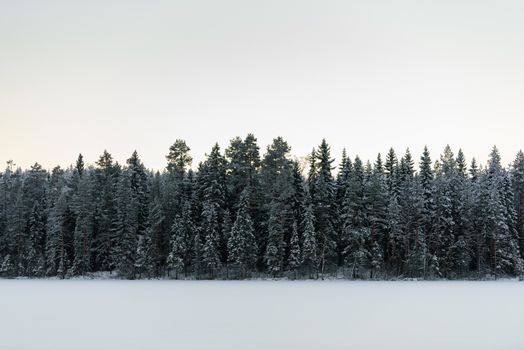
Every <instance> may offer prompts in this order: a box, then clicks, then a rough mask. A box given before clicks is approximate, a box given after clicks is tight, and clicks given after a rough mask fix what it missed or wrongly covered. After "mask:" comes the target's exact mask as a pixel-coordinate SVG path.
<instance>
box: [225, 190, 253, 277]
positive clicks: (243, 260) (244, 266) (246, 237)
mask: <svg viewBox="0 0 524 350" xmlns="http://www.w3.org/2000/svg"><path fill="white" fill-rule="evenodd" d="M248 205H249V198H248V191H247V190H244V191H243V192H242V195H241V197H240V207H239V209H238V213H237V216H236V220H235V223H234V224H233V229H232V231H231V236H230V237H229V241H228V244H227V246H228V251H229V255H228V258H229V261H230V262H231V263H232V264H233V266H235V267H237V268H238V269H239V270H240V275H241V277H246V274H247V272H248V270H249V269H250V268H252V267H253V266H254V264H255V262H256V259H257V255H256V254H257V246H256V241H255V236H254V228H253V222H252V221H251V216H250V215H249V212H248Z"/></svg>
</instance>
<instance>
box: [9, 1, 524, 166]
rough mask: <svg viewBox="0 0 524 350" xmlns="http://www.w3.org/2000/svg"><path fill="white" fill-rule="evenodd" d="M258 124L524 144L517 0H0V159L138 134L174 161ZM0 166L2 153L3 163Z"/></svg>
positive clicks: (376, 136)
mask: <svg viewBox="0 0 524 350" xmlns="http://www.w3.org/2000/svg"><path fill="white" fill-rule="evenodd" d="M248 132H252V133H254V134H255V136H257V137H258V140H259V145H260V146H261V149H262V151H263V150H265V147H266V145H267V144H268V143H270V142H271V140H272V139H273V138H274V137H276V136H279V135H280V136H283V137H284V138H285V139H286V140H287V141H288V142H289V144H290V145H291V146H292V149H293V151H292V152H293V154H294V155H297V156H304V155H306V154H307V153H309V152H310V151H311V149H312V147H313V146H315V145H317V144H319V143H320V141H321V139H322V138H326V139H327V140H328V142H329V143H330V144H331V146H332V150H333V155H334V157H335V158H337V162H338V160H339V159H340V153H341V150H342V148H343V147H346V148H347V149H348V153H349V155H350V156H351V157H354V156H355V154H359V155H360V156H361V157H362V158H364V159H368V158H372V159H374V158H375V156H376V154H377V153H378V152H382V153H385V152H386V150H387V149H388V148H389V147H390V146H393V147H395V149H396V150H397V152H398V153H403V152H404V150H405V148H406V147H410V148H411V150H412V153H413V155H414V156H415V157H416V158H417V159H418V157H419V155H420V153H421V151H422V148H423V146H424V145H426V144H427V145H428V147H429V148H430V150H431V152H432V157H433V159H436V158H437V156H438V154H440V153H441V151H442V149H443V148H444V146H445V145H446V144H447V143H449V144H450V145H451V146H452V147H453V149H454V150H455V151H457V150H458V148H459V147H462V148H463V150H464V151H465V153H466V156H467V158H468V160H469V159H470V158H471V157H472V156H475V157H477V159H479V160H480V161H481V162H485V160H486V158H487V155H488V153H489V151H490V149H491V147H492V145H493V144H497V145H498V147H499V149H500V150H501V152H502V155H503V160H504V162H505V163H508V162H510V161H511V160H512V159H513V158H514V156H515V154H516V153H517V151H518V150H519V149H521V148H524V2H523V1H520V0H514V1H506V0H493V1H481V0H469V1H466V0H462V1H461V0H442V1H424V0H400V1H392V0H371V1H370V0H361V1H354V0H340V1H330V0H322V1H321V0H318V1H308V0H297V1H287V0H263V1H262V0H260V1H253V0H236V1H234V0H220V1H215V0H191V1H189V0H187V1H167V0H166V1H150V0H148V1H146V0H143V1H130V0H122V1H108V0H104V1H98V0H90V1H74V0H63V1H57V0H55V1H53V0H46V1H41V0H33V1H30V0H27V1H26V0H16V1H12V0H0V162H2V163H3V162H4V161H7V160H9V159H13V160H14V161H15V163H16V164H18V165H20V166H22V167H24V168H25V167H28V166H29V165H31V164H32V163H34V162H35V161H38V162H40V163H41V164H43V165H44V166H45V167H48V168H50V167H53V166H54V165H57V164H60V165H62V166H68V165H69V164H71V163H73V162H74V161H75V159H76V157H77V154H78V153H79V152H82V153H83V154H84V156H85V159H86V161H87V162H88V163H94V161H96V159H97V158H98V156H99V155H100V154H101V153H102V152H103V150H104V149H107V150H108V151H109V152H111V153H112V154H113V156H114V157H115V159H117V160H118V161H120V162H123V161H125V159H126V158H128V157H129V155H130V154H131V153H132V151H133V150H134V149H137V151H138V152H139V154H140V156H141V157H142V159H143V161H144V162H145V164H146V166H147V167H149V168H154V169H163V168H164V167H165V155H166V154H167V152H168V148H169V146H170V145H171V144H172V143H173V142H174V140H175V139H177V138H183V139H186V141H187V143H188V145H189V146H190V147H191V148H192V155H193V157H194V158H195V160H196V161H199V160H202V159H203V157H204V154H205V153H206V152H209V150H210V149H211V146H212V145H213V143H214V142H216V141H218V142H219V144H220V145H221V146H222V147H223V148H224V147H226V146H227V144H228V143H229V140H230V139H231V138H233V137H234V136H237V135H240V136H245V134H246V133H248ZM0 168H3V165H2V164H0Z"/></svg>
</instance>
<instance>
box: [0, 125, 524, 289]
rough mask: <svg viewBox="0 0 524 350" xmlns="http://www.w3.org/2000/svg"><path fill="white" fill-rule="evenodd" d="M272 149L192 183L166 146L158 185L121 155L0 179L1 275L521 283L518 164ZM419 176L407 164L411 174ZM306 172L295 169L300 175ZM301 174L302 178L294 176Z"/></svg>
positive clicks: (242, 155)
mask: <svg viewBox="0 0 524 350" xmlns="http://www.w3.org/2000/svg"><path fill="white" fill-rule="evenodd" d="M290 154H291V147H290V146H289V145H288V143H287V142H286V141H285V140H284V139H283V138H281V137H278V138H275V139H274V140H273V142H272V143H271V144H270V145H269V146H268V147H267V149H266V151H265V152H264V153H263V154H262V155H261V153H260V148H259V146H258V145H257V139H256V138H255V136H254V135H252V134H249V135H247V136H246V137H245V138H244V139H242V138H240V137H237V138H234V139H233V140H231V143H230V145H229V146H228V147H227V148H226V149H225V152H222V151H221V149H220V147H219V146H218V145H217V144H216V145H214V146H213V147H212V149H211V151H210V153H209V155H208V156H207V158H206V159H205V161H203V162H202V163H200V164H198V166H197V167H196V170H195V171H193V170H192V168H191V163H192V157H191V155H190V148H189V147H188V146H187V144H186V142H185V141H184V140H176V141H175V143H174V144H173V145H172V146H171V147H170V148H169V150H168V154H167V156H166V159H167V164H166V169H165V171H163V172H153V171H150V170H147V169H146V167H145V166H144V164H143V163H142V161H141V160H140V157H139V155H138V153H137V152H136V151H135V152H133V153H132V155H131V156H130V158H129V159H128V160H127V161H126V163H125V165H120V164H118V163H117V162H115V161H114V160H113V158H112V156H111V154H110V153H108V152H107V151H104V153H103V154H102V155H101V156H100V158H99V159H98V161H97V162H96V163H95V164H94V165H86V164H85V163H84V159H83V157H82V155H79V157H78V159H77V161H76V163H75V165H74V166H71V167H69V168H68V169H62V168H60V167H56V168H54V169H52V170H51V171H48V170H45V169H43V168H42V166H41V165H39V164H38V163H36V164H34V165H33V166H32V167H31V168H30V169H28V170H22V169H20V168H16V167H15V164H14V163H13V162H12V161H9V162H8V163H7V167H6V169H5V170H4V171H3V172H2V173H0V276H5V277H16V276H29V277H44V276H59V277H61V278H67V277H71V276H78V275H86V274H91V273H95V272H101V271H109V272H111V273H113V274H115V276H119V277H122V278H130V279H133V278H151V277H172V278H250V277H264V276H271V277H289V278H319V277H322V278H323V277H345V278H359V279H382V278H427V279H431V278H446V279H463V278H486V277H498V276H520V275H521V274H522V273H523V272H524V264H523V253H524V154H523V153H522V152H518V154H517V156H516V159H515V161H514V162H513V163H512V164H511V165H510V166H509V167H507V168H506V167H504V166H503V165H502V164H501V160H500V154H499V152H498V150H497V148H496V147H494V148H493V150H492V152H491V154H490V157H489V161H488V163H487V165H486V166H485V167H480V166H479V165H478V164H477V162H476V161H475V159H472V161H471V163H470V165H469V166H468V165H467V164H468V163H467V161H466V157H465V155H464V153H463V152H462V151H461V150H458V152H457V153H456V154H455V153H454V152H453V150H452V149H451V148H450V147H449V146H447V147H446V148H445V149H444V150H443V152H442V154H441V155H440V156H439V157H435V159H438V160H436V161H434V162H433V161H432V157H431V155H430V152H429V150H428V149H427V148H424V150H423V152H422V156H421V158H420V160H419V161H418V162H417V161H416V160H415V159H413V157H412V155H411V152H410V150H409V149H408V150H406V151H405V152H403V153H400V155H398V156H397V153H396V152H395V150H393V149H390V150H388V151H387V153H386V155H385V157H384V161H383V158H382V156H381V155H380V154H379V155H378V156H377V158H376V160H375V161H373V162H369V161H367V162H365V161H363V160H362V159H361V158H359V157H358V156H354V158H353V159H352V158H350V157H349V156H348V154H347V152H346V151H345V150H344V152H343V155H342V158H341V161H340V163H339V165H338V168H337V169H338V171H336V173H335V171H334V169H335V168H336V164H335V163H334V159H333V158H332V154H331V149H330V147H329V145H328V143H327V142H326V140H322V142H321V143H320V145H319V146H318V147H315V148H314V149H313V152H312V153H311V155H310V156H309V158H308V159H307V161H306V162H304V164H302V162H300V161H298V160H297V159H294V158H293V157H292V156H291V155H290ZM416 164H418V165H416ZM304 167H307V169H305V168H304ZM305 174H307V175H305Z"/></svg>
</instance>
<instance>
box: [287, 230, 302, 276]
mask: <svg viewBox="0 0 524 350" xmlns="http://www.w3.org/2000/svg"><path fill="white" fill-rule="evenodd" d="M302 262H303V260H302V249H301V247H300V237H299V234H298V226H297V223H296V221H295V222H293V234H292V235H291V248H290V253H289V269H290V270H291V271H292V272H293V273H294V276H295V278H296V277H297V271H298V269H299V268H300V267H301V266H302Z"/></svg>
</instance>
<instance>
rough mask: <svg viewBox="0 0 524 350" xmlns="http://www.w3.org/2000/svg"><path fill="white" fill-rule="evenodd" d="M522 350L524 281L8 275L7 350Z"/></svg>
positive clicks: (1, 289)
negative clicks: (45, 277) (134, 278)
mask: <svg viewBox="0 0 524 350" xmlns="http://www.w3.org/2000/svg"><path fill="white" fill-rule="evenodd" d="M3 349H8V350H12V349H24V350H26V349H27V350H31V349H39V350H47V349H49V350H62V349H64V350H65V349H67V350H72V349H77V350H78V349H79V350H82V349H86V350H87V349H88V350H104V349H126V350H132V349H140V350H148V349H151V350H155V349H182V350H192V349H195V350H196V349H206V350H208V349H213V350H221V349H224V350H225V349H227V350H233V349H239V350H249V349H256V350H258V349H264V350H266V349H268V350H275V349H299V350H304V349H315V350H317V349H318V350H328V349H358V350H367V349H370V350H371V349H373V350H375V349H377V350H378V349H380V350H382V349H387V350H395V349H402V350H409V349H417V350H419V349H429V350H431V349H438V350H444V349H447V350H450V349H451V350H453V349H457V350H458V349H460V350H465V349H475V350H482V349H486V350H487V349H489V350H498V349H500V350H519V349H524V283H522V282H518V281H512V280H510V281H493V282H355V281H169V280H164V281H117V280H64V281H61V280H0V350H3Z"/></svg>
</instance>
